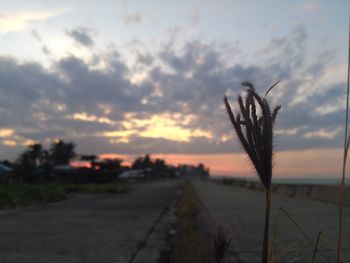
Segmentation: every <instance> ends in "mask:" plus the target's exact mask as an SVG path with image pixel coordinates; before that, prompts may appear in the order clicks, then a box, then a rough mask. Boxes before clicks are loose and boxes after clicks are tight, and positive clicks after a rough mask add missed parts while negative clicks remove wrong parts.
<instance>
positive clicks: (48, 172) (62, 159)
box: [2, 139, 209, 183]
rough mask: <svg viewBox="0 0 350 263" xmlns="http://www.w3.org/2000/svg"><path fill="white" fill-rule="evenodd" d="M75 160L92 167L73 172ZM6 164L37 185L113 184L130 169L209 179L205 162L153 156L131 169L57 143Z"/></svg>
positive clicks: (36, 146)
mask: <svg viewBox="0 0 350 263" xmlns="http://www.w3.org/2000/svg"><path fill="white" fill-rule="evenodd" d="M73 159H76V160H81V161H85V162H87V163H89V164H90V165H89V167H85V168H80V169H71V170H70V169H69V167H70V166H69V165H70V163H71V161H72V160H73ZM2 163H3V164H5V165H7V166H8V167H11V168H12V169H13V173H14V178H15V180H18V181H22V182H26V183H36V182H47V181H52V180H56V179H57V177H61V178H67V177H74V178H75V180H77V181H84V182H85V181H87V182H91V181H94V182H95V181H96V182H98V181H103V182H106V181H111V180H114V179H118V176H119V175H120V174H121V173H122V172H124V171H127V170H138V171H142V172H143V174H144V176H145V178H147V179H151V178H162V177H172V178H174V177H178V176H200V177H207V176H209V169H208V168H206V167H205V166H204V165H203V164H202V163H199V164H198V165H197V166H194V165H186V164H180V165H178V166H173V165H169V164H167V163H166V161H165V160H163V159H160V158H157V159H155V160H153V159H152V158H151V156H150V155H149V154H146V155H145V156H140V157H138V158H136V159H135V160H134V161H133V163H132V164H131V165H130V166H126V165H123V160H122V159H120V158H115V159H112V158H109V159H99V158H98V156H96V155H94V154H82V155H78V154H77V153H76V145H75V143H73V142H65V141H63V140H61V139H60V140H57V141H54V142H52V143H51V145H50V146H49V148H48V149H45V148H44V146H43V145H42V144H41V143H35V144H32V145H29V146H28V147H27V149H26V150H25V151H23V152H22V153H20V154H19V155H18V157H17V158H16V160H15V162H14V163H11V162H9V161H3V162H2Z"/></svg>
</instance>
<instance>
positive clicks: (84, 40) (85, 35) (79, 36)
mask: <svg viewBox="0 0 350 263" xmlns="http://www.w3.org/2000/svg"><path fill="white" fill-rule="evenodd" d="M66 33H67V35H68V36H70V37H71V38H73V39H74V40H75V41H76V42H77V43H79V44H80V45H82V46H85V47H93V45H94V40H93V38H92V30H91V29H89V28H86V27H78V28H76V29H73V30H66Z"/></svg>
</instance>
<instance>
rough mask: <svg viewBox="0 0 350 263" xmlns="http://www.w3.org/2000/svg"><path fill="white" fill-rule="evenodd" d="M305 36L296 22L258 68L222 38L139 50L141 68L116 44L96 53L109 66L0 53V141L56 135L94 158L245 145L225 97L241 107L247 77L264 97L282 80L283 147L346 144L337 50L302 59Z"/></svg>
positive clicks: (279, 145) (276, 96)
mask: <svg viewBox="0 0 350 263" xmlns="http://www.w3.org/2000/svg"><path fill="white" fill-rule="evenodd" d="M306 32H307V31H306V30H305V29H304V28H302V27H298V28H296V29H295V30H293V31H292V32H290V34H288V35H286V36H283V37H278V38H276V37H275V38H273V39H271V40H269V41H267V42H266V43H265V44H264V47H263V48H261V49H260V50H259V51H258V52H256V53H254V54H255V57H256V58H257V61H258V62H259V63H254V64H253V63H245V64H241V63H239V62H235V61H234V60H230V61H229V60H227V56H228V54H229V53H228V52H227V50H225V49H223V48H222V44H221V43H216V42H204V41H201V40H192V41H187V42H185V43H184V44H183V45H182V46H177V47H176V48H175V47H174V46H172V45H170V46H169V45H168V44H164V46H162V48H161V49H160V50H158V51H155V52H153V53H148V52H146V51H145V50H142V52H141V50H139V51H138V52H135V54H136V60H135V63H136V66H135V65H133V66H130V65H129V63H130V62H127V61H125V60H124V59H123V56H122V55H121V54H120V53H119V52H118V50H116V49H115V48H110V49H108V50H106V51H101V52H99V54H98V55H96V54H94V56H97V58H96V60H97V61H98V63H99V64H102V65H103V67H96V63H95V62H93V61H86V60H83V59H81V58H79V57H76V56H73V55H68V56H66V57H64V58H60V59H56V60H53V61H52V64H51V65H50V67H48V68H46V67H45V68H44V67H43V66H41V65H40V64H39V63H36V62H19V61H17V60H16V59H14V58H11V57H0V92H1V94H2V96H1V97H0V127H1V128H2V130H1V131H0V133H1V132H2V133H1V134H2V135H3V136H2V137H1V136H0V143H2V145H3V147H5V149H7V150H6V151H7V152H15V151H14V150H13V149H17V152H18V151H20V150H21V149H23V146H22V145H25V144H26V143H28V142H31V141H41V142H49V141H50V140H53V139H56V138H64V139H66V140H73V141H75V142H76V143H77V144H78V145H79V148H78V150H79V151H81V152H94V153H96V154H101V153H106V152H109V153H112V152H117V153H121V154H142V153H187V154H188V153H191V154H218V153H229V152H232V151H239V150H240V148H239V145H238V144H237V143H236V142H235V140H236V139H235V137H234V136H232V133H233V132H232V127H231V124H230V122H229V120H228V117H227V114H226V112H225V109H224V107H223V102H222V95H223V94H227V95H228V96H229V98H230V100H231V101H232V102H233V104H234V101H235V98H236V97H237V95H238V94H241V93H242V90H243V88H242V87H241V86H240V83H241V82H242V81H244V80H250V81H252V82H253V83H254V84H256V89H257V92H258V93H260V94H263V93H264V92H265V91H266V89H267V87H269V86H270V85H271V84H272V83H274V82H275V81H276V80H278V79H281V83H280V84H279V85H278V86H277V87H276V88H275V89H274V90H273V91H272V92H271V93H270V94H269V96H268V100H269V101H270V103H271V104H272V105H277V104H281V105H282V111H281V113H280V114H279V116H278V119H277V123H276V129H277V130H278V131H277V132H276V149H278V150H291V149H315V148H336V147H340V146H341V142H342V139H341V138H340V137H341V136H342V135H341V132H340V130H339V127H341V126H342V123H343V116H342V112H343V110H344V108H343V106H339V105H342V104H343V103H342V102H341V101H342V100H343V98H344V94H345V93H344V92H345V89H344V87H345V83H344V80H342V79H341V77H340V75H339V76H338V75H334V74H330V73H329V72H333V71H332V70H330V69H331V68H338V67H337V65H336V64H334V61H333V59H334V54H335V53H334V51H330V50H325V51H323V52H320V53H319V54H318V55H317V54H316V55H314V56H313V57H312V59H308V60H306V59H305V56H306V54H305V52H306V51H305V49H304V48H303V46H304V43H305V41H306V40H307V37H308V35H307V33H306ZM233 56H234V55H233ZM137 65H138V66H137ZM134 68H136V69H137V71H136V72H135V71H134ZM341 68H342V67H341ZM135 74H136V75H137V74H141V75H142V77H140V78H138V81H135V78H136V77H135ZM10 131H11V132H10ZM335 131H336V132H335ZM5 135H6V136H5ZM11 147H12V148H11ZM10 148H11V149H12V150H9V149H10Z"/></svg>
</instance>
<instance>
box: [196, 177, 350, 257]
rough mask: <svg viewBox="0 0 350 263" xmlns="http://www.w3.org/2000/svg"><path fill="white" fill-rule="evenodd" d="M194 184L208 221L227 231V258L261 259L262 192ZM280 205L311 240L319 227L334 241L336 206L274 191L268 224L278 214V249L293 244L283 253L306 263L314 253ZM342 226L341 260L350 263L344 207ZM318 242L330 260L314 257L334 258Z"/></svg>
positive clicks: (349, 215)
mask: <svg viewBox="0 0 350 263" xmlns="http://www.w3.org/2000/svg"><path fill="white" fill-rule="evenodd" d="M193 184H194V187H195V189H196V191H197V193H198V196H199V198H200V199H201V201H202V204H203V206H204V208H205V209H206V210H207V212H208V213H209V216H210V218H211V219H212V221H213V223H214V224H216V225H223V226H225V227H226V228H228V229H229V230H230V232H231V237H232V245H231V248H230V251H229V257H228V258H227V262H244V263H254V262H260V254H261V243H262V233H263V209H264V194H263V192H259V191H252V190H247V189H243V188H238V187H234V186H227V185H222V184H218V183H214V182H210V181H198V180H197V181H194V182H193ZM280 206H282V207H283V208H284V209H286V210H287V211H288V212H289V213H290V214H291V215H292V216H293V218H294V219H295V220H296V221H297V222H298V224H299V225H300V227H301V228H302V229H303V230H304V231H305V233H306V234H307V235H308V236H309V237H310V238H311V239H312V240H316V237H317V235H318V232H319V231H320V230H322V231H323V233H324V234H326V235H327V236H328V238H329V239H330V240H331V242H333V245H335V240H336V231H337V212H338V208H337V206H336V205H334V204H328V203H323V202H319V201H314V200H309V199H305V198H297V197H292V198H291V197H286V196H282V195H277V194H274V195H273V197H272V215H271V219H272V225H273V224H274V222H276V219H277V218H278V221H277V228H276V235H275V241H276V242H275V243H276V244H277V246H278V247H277V249H276V251H277V252H278V251H282V250H283V249H285V248H287V247H288V246H294V247H295V248H296V250H294V252H293V253H291V254H289V255H288V256H289V257H290V258H298V259H299V260H298V261H296V262H301V263H304V262H311V258H312V252H313V246H312V245H310V244H309V242H308V241H307V240H306V239H305V237H304V236H303V235H302V234H301V233H300V231H299V230H298V229H297V228H296V227H295V225H294V224H293V223H292V222H291V221H290V220H289V219H288V218H287V217H286V216H285V215H283V214H282V213H281V212H279V207H280ZM343 230H344V231H343V233H344V234H343V255H344V258H345V262H350V208H349V207H347V208H345V209H344V227H343ZM320 244H321V247H322V248H321V251H322V253H323V254H324V255H325V257H327V258H329V260H327V259H325V258H324V257H323V256H322V255H320V254H317V257H316V262H321V263H323V262H334V258H335V257H334V254H333V252H331V251H330V250H329V249H328V245H327V242H325V241H324V240H321V242H320ZM288 256H287V257H288ZM285 259H286V258H285ZM281 262H285V261H284V260H282V261H281Z"/></svg>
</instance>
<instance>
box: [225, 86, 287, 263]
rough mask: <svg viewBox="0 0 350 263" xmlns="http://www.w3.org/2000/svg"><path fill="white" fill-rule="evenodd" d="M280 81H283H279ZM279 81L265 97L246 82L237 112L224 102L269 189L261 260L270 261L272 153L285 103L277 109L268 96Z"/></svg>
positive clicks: (234, 125)
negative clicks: (244, 92) (274, 129)
mask: <svg viewBox="0 0 350 263" xmlns="http://www.w3.org/2000/svg"><path fill="white" fill-rule="evenodd" d="M278 82H279V81H278ZM278 82H276V83H275V84H274V85H272V86H271V87H270V88H269V89H268V90H267V92H266V93H265V96H264V97H261V96H260V95H258V94H257V93H256V91H255V88H254V86H253V84H251V83H250V82H243V83H242V85H243V86H244V87H247V88H248V89H247V90H246V93H247V94H246V96H245V98H244V99H243V98H242V96H238V104H239V111H240V112H239V113H237V114H236V116H235V114H234V113H233V111H232V109H231V106H230V103H229V101H228V99H227V97H226V96H224V102H225V106H226V110H227V113H228V115H229V118H230V120H231V123H232V125H233V128H234V131H235V133H236V135H237V137H238V139H239V141H240V143H241V145H242V147H243V149H244V150H245V152H246V153H247V155H248V156H249V159H250V161H251V163H252V164H253V166H254V168H255V170H256V172H257V175H258V176H259V178H260V181H261V183H262V184H263V186H264V189H265V223H264V235H263V246H262V256H261V262H262V263H268V256H269V225H270V204H271V188H270V186H271V178H272V156H273V125H274V122H275V119H276V116H277V113H278V111H279V110H280V108H281V106H277V107H276V108H274V110H273V111H271V109H270V105H269V103H268V102H267V100H266V95H267V94H268V93H269V92H270V91H271V89H272V88H273V87H275V86H276V85H277V84H278Z"/></svg>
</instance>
